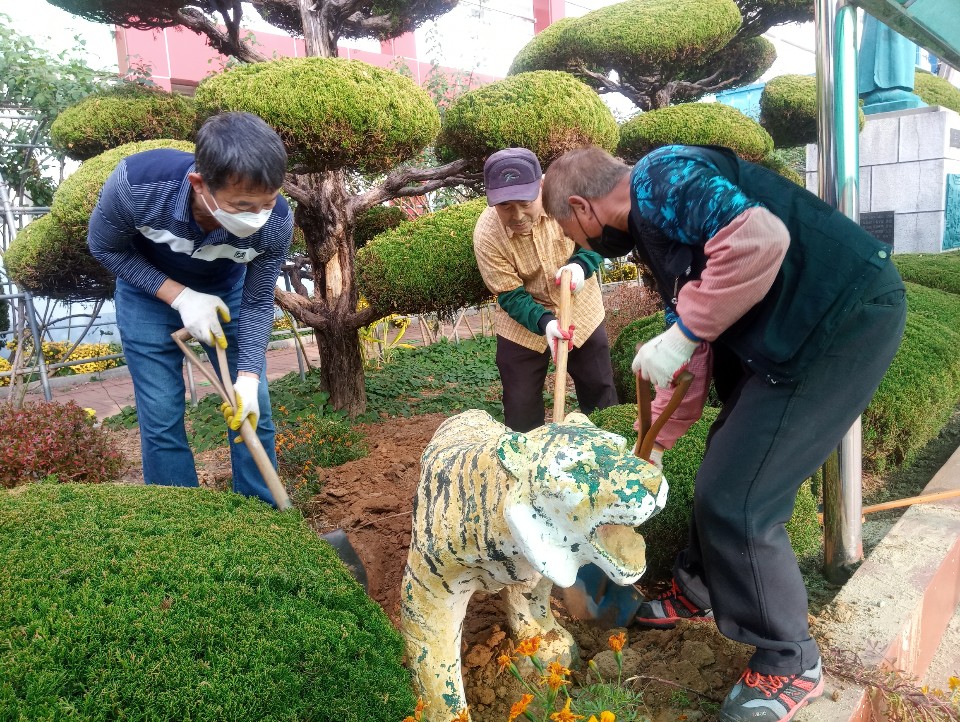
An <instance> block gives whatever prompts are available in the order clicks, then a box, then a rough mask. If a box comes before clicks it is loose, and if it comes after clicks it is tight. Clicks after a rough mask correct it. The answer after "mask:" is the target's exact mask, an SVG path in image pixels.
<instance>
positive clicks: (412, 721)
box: [403, 715, 593, 722]
mask: <svg viewBox="0 0 960 722" xmlns="http://www.w3.org/2000/svg"><path fill="white" fill-rule="evenodd" d="M403 722H417V720H415V719H414V718H413V717H411V716H410V715H407V716H406V717H404V718H403ZM589 722H593V720H592V719H591V720H590V721H589Z"/></svg>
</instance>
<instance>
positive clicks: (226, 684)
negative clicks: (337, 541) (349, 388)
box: [0, 484, 414, 722]
mask: <svg viewBox="0 0 960 722" xmlns="http://www.w3.org/2000/svg"><path fill="white" fill-rule="evenodd" d="M0 554H2V556H3V559H4V565H5V569H6V574H5V579H6V581H5V583H4V584H2V585H0V650H2V651H0V679H2V680H3V683H2V684H0V706H2V708H3V709H4V710H5V712H6V713H7V715H6V716H8V717H10V718H12V719H57V718H61V717H63V716H64V715H67V716H71V717H75V718H78V719H79V718H82V719H89V720H94V719H96V720H105V719H157V720H174V719H177V720H185V719H190V720H195V721H196V722H200V721H203V720H211V721H212V720H241V719H251V720H252V719H258V720H267V719H275V720H279V719H290V720H293V719H325V720H342V721H343V722H377V721H382V722H396V721H397V720H400V719H402V718H403V717H404V716H405V715H407V714H412V712H413V708H414V699H413V692H412V689H411V685H410V677H409V674H408V672H407V671H406V669H404V668H403V666H402V664H401V661H402V657H403V646H402V642H401V639H400V636H399V634H398V632H397V631H396V630H395V629H394V628H393V626H392V625H391V623H390V621H389V619H388V618H387V616H386V615H385V614H384V612H383V610H382V609H380V607H379V606H378V605H377V604H376V602H374V601H373V600H371V599H370V598H369V597H368V596H367V595H366V593H365V592H364V590H363V588H362V587H360V585H359V584H357V583H356V582H355V581H354V580H353V578H352V577H351V576H350V574H349V573H348V571H347V570H346V568H345V567H344V566H343V564H342V563H341V562H340V561H339V559H338V558H337V556H336V553H335V552H334V550H333V548H332V547H331V546H330V545H329V544H327V543H326V542H324V541H321V540H320V539H319V538H318V537H317V535H316V533H314V531H313V530H312V529H310V527H309V526H308V525H307V524H306V523H305V522H304V521H303V519H302V518H301V517H300V516H299V515H296V514H277V513H276V512H275V511H274V510H272V509H270V508H269V507H267V506H266V505H265V504H263V503H261V502H259V501H256V500H253V499H248V498H245V497H242V496H240V495H237V494H214V493H210V492H208V491H203V490H199V489H178V488H172V487H156V486H146V487H144V486H129V485H122V486H116V485H96V486H92V485H74V484H39V485H33V486H29V487H25V488H24V490H23V491H22V493H18V494H3V495H0ZM65 710H70V712H69V713H67V712H65Z"/></svg>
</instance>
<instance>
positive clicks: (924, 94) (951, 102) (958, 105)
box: [913, 70, 960, 113]
mask: <svg viewBox="0 0 960 722" xmlns="http://www.w3.org/2000/svg"><path fill="white" fill-rule="evenodd" d="M913 92H914V93H915V94H916V95H918V96H920V99H921V100H922V101H923V102H924V103H926V104H927V105H939V106H941V107H943V108H949V109H950V110H953V111H956V112H957V113H960V88H957V87H955V86H954V85H953V84H952V83H950V81H948V80H944V79H943V78H938V77H937V76H936V75H933V74H931V73H928V72H926V71H924V70H917V71H916V72H915V73H914V76H913Z"/></svg>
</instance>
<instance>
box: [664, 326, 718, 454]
mask: <svg viewBox="0 0 960 722" xmlns="http://www.w3.org/2000/svg"><path fill="white" fill-rule="evenodd" d="M687 371H689V372H690V373H692V374H693V381H691V382H690V388H689V389H687V394H686V396H684V397H683V401H682V402H681V403H680V406H679V407H677V410H676V411H674V412H673V415H672V416H671V417H670V420H669V421H668V422H667V423H666V424H664V426H663V428H662V429H660V433H659V434H657V443H659V444H660V445H661V446H662V447H663V448H665V449H670V448H673V445H674V443H676V441H677V439H679V438H680V437H681V436H683V435H684V434H685V433H686V432H687V429H689V428H690V427H691V426H693V425H694V424H695V423H697V421H698V420H699V419H700V417H701V416H702V415H703V407H704V405H705V404H706V403H707V393H708V392H709V391H710V379H711V377H712V376H713V350H712V349H711V347H710V344H708V343H702V344H700V345H699V346H697V349H696V351H694V352H693V356H691V357H690V363H688V364H687ZM672 394H673V389H662V388H660V387H659V386H658V387H657V395H656V396H655V397H654V399H653V401H652V402H651V404H650V416H651V418H653V419H657V417H659V416H660V414H661V413H663V409H664V408H665V407H666V405H667V403H668V402H669V401H670V396H671V395H672Z"/></svg>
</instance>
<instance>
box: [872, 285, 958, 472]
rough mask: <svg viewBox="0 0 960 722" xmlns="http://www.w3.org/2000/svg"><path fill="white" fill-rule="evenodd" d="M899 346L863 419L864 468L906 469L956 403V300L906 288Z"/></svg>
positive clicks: (920, 289) (944, 420) (951, 411)
mask: <svg viewBox="0 0 960 722" xmlns="http://www.w3.org/2000/svg"><path fill="white" fill-rule="evenodd" d="M907 308H908V309H909V311H908V314H907V327H906V331H905V332H904V336H903V342H902V343H901V344H900V348H899V350H898V351H897V355H896V356H895V357H894V359H893V362H892V363H891V365H890V368H889V369H888V371H887V373H886V375H885V376H884V377H883V381H882V382H881V383H880V388H879V389H878V390H877V393H876V394H875V395H874V397H873V400H872V401H871V402H870V406H869V407H867V410H866V411H865V412H864V414H863V457H864V467H865V468H867V469H870V470H871V471H876V472H882V471H883V470H884V469H886V468H887V467H889V466H899V465H909V464H910V463H911V462H912V461H913V459H914V457H915V456H916V454H917V452H918V451H919V450H920V449H922V448H923V447H924V446H925V445H926V444H927V443H928V442H929V441H931V440H933V439H934V438H936V436H937V434H938V433H939V432H940V429H941V428H943V425H944V424H945V423H946V422H947V420H948V419H949V418H950V415H951V413H953V410H954V408H955V407H956V404H957V400H958V399H960V357H958V356H957V349H958V348H960V332H958V331H957V328H958V319H960V298H958V297H957V296H954V295H952V294H949V293H945V292H943V291H938V290H935V289H930V288H923V287H919V286H916V285H914V284H908V288H907Z"/></svg>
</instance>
